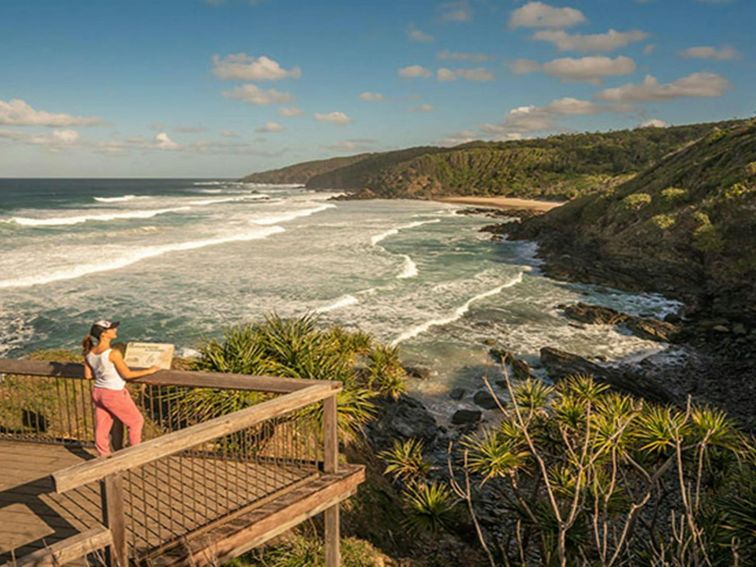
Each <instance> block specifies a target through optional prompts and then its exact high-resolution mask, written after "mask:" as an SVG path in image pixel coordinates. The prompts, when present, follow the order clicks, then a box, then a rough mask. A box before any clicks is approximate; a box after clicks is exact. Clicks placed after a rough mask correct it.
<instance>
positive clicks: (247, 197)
mask: <svg viewBox="0 0 756 567" xmlns="http://www.w3.org/2000/svg"><path fill="white" fill-rule="evenodd" d="M268 198H269V196H268V195H263V194H254V195H244V196H243V197H220V198H218V199H199V200H197V201H190V203H189V204H191V205H198V206H200V207H203V206H205V205H217V204H218V203H234V202H237V201H257V200H261V199H268Z"/></svg>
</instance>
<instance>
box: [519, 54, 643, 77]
mask: <svg viewBox="0 0 756 567" xmlns="http://www.w3.org/2000/svg"><path fill="white" fill-rule="evenodd" d="M510 68H511V69H512V71H513V72H514V73H517V74H525V73H534V72H536V71H543V72H544V73H545V74H547V75H549V76H551V77H558V78H559V79H561V80H562V81H566V82H578V83H593V84H598V83H601V80H602V79H603V78H604V77H615V76H618V75H629V74H630V73H632V72H633V71H635V61H633V60H632V59H630V58H629V57H625V56H624V55H620V56H619V57H615V58H614V59H612V58H611V57H606V56H604V55H593V56H590V57H579V58H573V57H562V58H560V59H554V60H553V61H548V62H546V63H543V64H539V63H537V62H535V61H530V60H529V59H517V60H515V61H514V62H513V63H512V65H510Z"/></svg>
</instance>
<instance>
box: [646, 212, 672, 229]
mask: <svg viewBox="0 0 756 567" xmlns="http://www.w3.org/2000/svg"><path fill="white" fill-rule="evenodd" d="M651 222H652V223H654V224H655V225H656V226H657V227H659V228H660V229H662V230H667V229H668V228H670V227H672V226H674V224H675V218H674V217H673V216H671V215H654V216H653V217H651Z"/></svg>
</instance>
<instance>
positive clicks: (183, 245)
mask: <svg viewBox="0 0 756 567" xmlns="http://www.w3.org/2000/svg"><path fill="white" fill-rule="evenodd" d="M284 231H285V229H284V228H282V227H280V226H271V227H268V228H258V229H254V230H249V231H246V232H242V233H237V234H229V235H225V236H217V237H215V238H203V239H200V240H189V241H187V242H174V243H171V244H162V245H159V246H145V247H143V248H138V249H135V250H130V251H129V252H124V253H123V255H121V256H119V257H118V258H115V259H113V260H107V261H105V262H98V263H93V264H78V265H76V266H72V267H70V268H66V269H64V270H59V271H57V272H52V273H47V274H39V275H35V276H26V277H21V278H14V279H10V280H0V289H3V288H11V287H31V286H34V285H42V284H48V283H52V282H57V281H62V280H73V279H76V278H80V277H82V276H86V275H89V274H95V273H98V272H108V271H111V270H119V269H121V268H125V267H126V266H129V265H131V264H134V263H136V262H139V261H141V260H146V259H148V258H154V257H156V256H162V255H163V254H168V253H171V252H184V251H187V250H197V249H198V248H205V247H207V246H215V245H218V244H227V243H230V242H245V241H248V240H259V239H262V238H267V237H268V236H271V235H273V234H278V233H280V232H284Z"/></svg>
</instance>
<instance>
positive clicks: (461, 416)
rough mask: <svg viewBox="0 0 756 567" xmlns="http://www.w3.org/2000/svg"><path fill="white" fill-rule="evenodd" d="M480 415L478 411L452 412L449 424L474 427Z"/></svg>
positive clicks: (463, 410) (481, 413)
mask: <svg viewBox="0 0 756 567" xmlns="http://www.w3.org/2000/svg"><path fill="white" fill-rule="evenodd" d="M482 415H483V412H481V411H480V410H469V409H461V410H457V411H455V412H454V415H453V416H452V419H451V422H452V424H453V425H475V424H477V423H478V422H479V421H480V418H481V416H482Z"/></svg>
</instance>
